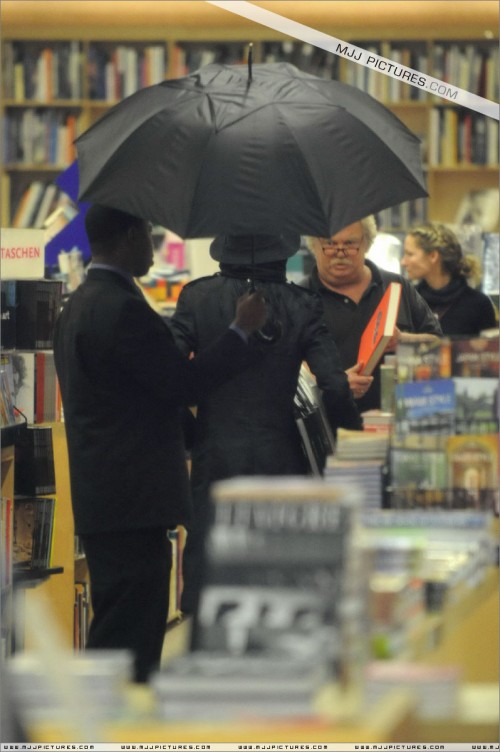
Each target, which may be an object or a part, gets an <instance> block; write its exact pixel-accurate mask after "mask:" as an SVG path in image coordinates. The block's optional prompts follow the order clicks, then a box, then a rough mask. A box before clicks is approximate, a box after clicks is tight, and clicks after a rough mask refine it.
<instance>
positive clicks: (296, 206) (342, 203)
mask: <svg viewBox="0 0 500 752" xmlns="http://www.w3.org/2000/svg"><path fill="white" fill-rule="evenodd" d="M76 147H77V153H78V163H79V173H80V194H79V198H80V199H81V200H85V201H91V202H94V203H101V204H104V205H106V206H111V207H114V208H117V209H122V210H123V211H127V212H129V213H131V214H134V215H136V216H140V217H144V218H147V219H150V220H151V221H153V222H156V223H158V224H160V225H162V226H164V227H166V228H168V229H169V230H172V231H173V232H175V233H177V234H178V235H180V236H181V237H183V238H195V237H213V236H214V235H219V234H231V235H248V234H281V233H284V232H285V233H286V232H296V233H300V234H302V235H318V236H322V237H325V236H326V237H328V236H330V235H331V234H334V233H335V232H337V231H338V230H340V229H342V228H343V227H345V226H347V225H349V224H351V223H353V222H355V221H357V220H359V219H360V218H362V217H364V216H366V215H368V214H372V213H375V212H378V211H381V210H382V209H385V208H388V207H390V206H394V205H396V204H400V203H402V202H403V201H407V200H409V199H414V198H418V197H422V196H426V195H427V192H426V190H425V184H424V177H423V172H422V165H421V154H420V141H419V140H418V138H417V137H416V136H415V135H414V134H413V133H412V132H411V131H410V130H408V128H407V127H406V126H405V125H404V124H403V123H402V122H401V121H400V120H399V119H398V118H397V117H396V116H395V115H393V114H392V113H391V112H390V110H388V109H387V108H386V107H384V106H383V105H381V104H380V103H379V102H377V101H376V100H375V99H373V98H372V97H370V96H369V95H368V94H365V93H364V92H362V91H360V90H359V89H356V88H354V87H352V86H348V85H346V84H342V83H340V82H338V81H331V80H325V79H321V78H318V77H316V76H312V75H310V74H307V73H304V72H303V71H300V70H298V69H297V68H296V67H295V66H293V65H290V64H288V63H272V64H262V65H254V66H253V68H250V67H248V68H247V66H245V65H218V64H212V65H207V66H205V67H204V68H201V69H199V70H198V71H196V72H194V73H192V74H190V75H188V76H185V77H183V78H179V79H174V80H167V81H163V82H162V83H160V84H157V85H155V86H151V87H148V88H146V89H142V90H140V91H138V92H137V93H135V94H133V95H132V96H130V97H127V98H126V99H124V100H123V101H122V102H120V103H119V104H117V105H116V106H115V107H113V108H112V109H111V110H110V111H109V112H108V113H107V114H106V115H105V116H104V117H103V118H102V119H101V120H99V121H98V122H96V123H95V124H94V125H93V126H92V127H91V128H89V129H88V130H87V131H86V132H85V133H84V134H83V135H82V136H80V137H79V138H78V139H77V141H76Z"/></svg>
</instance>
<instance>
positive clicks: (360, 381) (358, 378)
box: [346, 363, 373, 399]
mask: <svg viewBox="0 0 500 752" xmlns="http://www.w3.org/2000/svg"><path fill="white" fill-rule="evenodd" d="M363 365H364V364H363V363H356V365H355V366H352V367H351V368H348V369H347V370H346V375H347V380H348V382H349V386H350V387H351V392H352V394H353V396H354V399H359V398H360V397H363V396H364V395H365V394H366V393H367V391H368V389H369V388H370V387H371V385H372V382H373V376H362V375H361V373H360V371H361V370H362V368H363Z"/></svg>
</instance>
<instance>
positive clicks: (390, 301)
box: [358, 282, 402, 376]
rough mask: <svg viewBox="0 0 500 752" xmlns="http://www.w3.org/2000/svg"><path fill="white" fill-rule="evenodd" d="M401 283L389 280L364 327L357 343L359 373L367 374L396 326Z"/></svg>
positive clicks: (375, 363) (381, 353)
mask: <svg viewBox="0 0 500 752" xmlns="http://www.w3.org/2000/svg"><path fill="white" fill-rule="evenodd" d="M401 289H402V287H401V283H400V282H391V283H390V285H389V287H388V288H387V290H386V291H385V293H384V296H383V298H382V300H381V301H380V303H379V304H378V306H377V308H376V309H375V311H374V312H373V316H372V317H371V319H370V321H369V322H368V324H367V326H366V327H365V331H364V332H363V336H362V337H361V341H360V343H359V350H358V363H363V368H362V370H361V373H362V374H363V375H364V376H369V375H370V374H371V373H372V371H373V369H374V368H375V366H376V365H377V363H378V362H379V360H380V358H381V357H382V355H383V352H384V350H385V347H386V345H387V343H388V342H389V340H390V339H391V337H392V335H393V334H394V329H395V327H396V320H397V317H398V311H399V302H400V300H401Z"/></svg>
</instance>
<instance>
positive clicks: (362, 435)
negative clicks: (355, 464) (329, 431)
mask: <svg viewBox="0 0 500 752" xmlns="http://www.w3.org/2000/svg"><path fill="white" fill-rule="evenodd" d="M388 450H389V433H388V432H385V431H351V430H349V429H347V428H339V430H338V432H337V446H336V450H335V457H336V458H337V459H338V460H355V461H361V460H385V459H386V457H387V453H388Z"/></svg>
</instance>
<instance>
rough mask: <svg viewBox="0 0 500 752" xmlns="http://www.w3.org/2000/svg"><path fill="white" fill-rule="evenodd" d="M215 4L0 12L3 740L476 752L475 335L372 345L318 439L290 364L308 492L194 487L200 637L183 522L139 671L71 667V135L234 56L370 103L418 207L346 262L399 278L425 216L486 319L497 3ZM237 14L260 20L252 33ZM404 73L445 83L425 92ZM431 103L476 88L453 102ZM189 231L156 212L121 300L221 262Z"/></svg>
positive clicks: (493, 566) (77, 631)
mask: <svg viewBox="0 0 500 752" xmlns="http://www.w3.org/2000/svg"><path fill="white" fill-rule="evenodd" d="M230 5H231V3H227V4H217V3H215V4H212V3H210V2H203V1H202V0H200V1H197V2H167V0H157V1H156V2H147V1H144V0H143V2H137V3H134V2H122V1H121V0H103V1H101V2H99V3H95V2H87V1H86V0H84V1H81V0H76V1H75V2H71V3H63V2H59V1H58V0H52V1H49V0H37V1H36V2H35V1H33V2H31V1H29V2H17V1H15V0H3V2H2V5H1V47H2V50H1V54H2V84H1V85H2V99H1V109H2V121H3V140H2V149H3V153H2V159H1V186H2V191H1V217H2V281H1V319H2V321H1V324H2V329H1V356H0V357H1V360H0V386H1V389H0V418H1V439H2V442H1V465H2V477H1V482H2V493H1V515H0V588H1V590H0V597H1V617H0V626H1V662H2V684H3V685H4V686H3V687H2V692H1V700H0V703H1V710H2V741H3V742H35V743H49V744H50V743H52V744H55V743H58V742H93V743H95V742H110V743H118V742H120V743H131V742H137V743H143V742H152V743H153V742H193V743H194V742H200V743H216V742H228V743H229V742H230V743H233V742H235V741H237V742H240V743H241V742H247V743H263V742H265V743H269V744H270V743H284V742H290V743H292V742H294V743H295V742H301V743H303V742H307V743H313V742H314V743H316V742H325V743H345V744H354V743H365V744H373V745H374V744H396V743H422V744H425V743H428V742H429V743H436V742H439V743H446V744H448V745H450V746H449V749H452V746H451V745H452V744H453V743H462V744H464V745H466V744H484V745H488V744H489V745H490V748H494V747H493V744H496V743H497V742H498V736H499V576H498V565H499V538H498V533H499V525H498V519H499V509H500V498H499V494H500V490H499V486H500V480H499V479H500V472H499V433H498V426H499V418H500V413H499V401H498V382H499V338H498V328H491V327H490V328H488V329H486V330H484V331H482V332H478V333H477V335H475V336H474V337H466V336H452V337H446V336H443V337H442V338H440V339H439V340H434V341H432V342H430V341H429V342H418V343H404V344H399V345H398V346H397V347H396V349H395V351H394V352H392V353H391V354H387V355H385V356H384V355H383V354H382V351H383V349H384V348H383V347H382V348H381V350H380V352H379V351H377V353H376V356H375V360H376V361H377V362H379V363H380V375H381V405H380V409H374V410H370V411H367V412H365V413H364V414H363V419H364V423H363V425H364V427H363V430H362V431H351V430H347V429H342V428H341V429H338V432H337V434H336V436H334V435H333V434H332V431H331V430H330V427H329V425H328V421H327V419H326V418H325V412H324V410H323V405H322V400H321V393H320V391H319V389H318V388H317V386H316V383H315V381H314V378H313V377H312V376H311V374H310V373H309V371H308V370H307V369H306V368H305V367H303V368H302V369H301V372H300V377H299V383H298V385H297V394H296V398H295V410H296V423H297V427H298V430H299V432H300V435H301V439H302V442H303V449H304V452H305V454H306V457H307V459H308V461H309V464H310V468H311V470H310V475H309V476H307V477H299V476H297V477H286V476H285V477H280V476H277V477H273V478H272V479H271V478H264V477H261V476H255V477H236V478H228V479H226V480H223V481H220V482H218V483H217V484H214V485H213V486H212V489H211V497H212V503H213V508H214V516H213V520H214V521H213V523H212V525H211V528H210V530H209V545H208V557H207V564H206V572H204V585H203V589H202V593H201V604H200V609H199V612H198V613H197V615H196V618H195V623H193V619H190V618H185V617H183V615H182V612H181V610H180V595H181V592H182V582H183V580H182V555H183V548H184V545H185V541H186V530H185V529H184V528H183V527H178V528H177V529H176V530H173V531H171V532H170V534H169V535H170V540H171V545H172V549H173V564H172V570H171V589H170V603H169V619H168V623H167V624H166V625H165V643H164V650H163V656H162V664H161V669H160V670H159V671H157V672H156V673H155V674H154V675H153V676H152V678H151V679H150V680H149V682H148V683H147V685H141V686H139V685H135V684H134V683H133V682H132V681H131V665H132V664H131V660H132V659H131V655H130V654H129V653H128V652H127V651H118V650H116V651H90V650H85V648H86V638H87V632H88V627H89V623H90V620H91V617H92V614H91V605H90V604H91V596H90V585H89V575H88V569H87V565H86V559H85V554H84V552H83V549H82V547H81V544H80V541H79V539H78V537H77V536H75V535H74V526H73V516H72V507H71V493H70V480H69V468H68V459H67V450H66V438H65V423H64V411H63V408H62V402H61V396H60V390H59V384H58V379H57V375H56V370H55V364H54V356H53V350H52V348H53V327H54V322H55V318H56V317H57V315H58V313H59V311H60V310H61V307H62V306H64V303H65V301H66V300H67V299H68V298H69V297H70V296H71V294H72V293H73V291H74V290H75V289H77V287H78V286H79V285H80V283H81V282H82V280H83V279H84V275H85V270H86V266H87V264H88V262H89V259H90V249H89V244H88V240H87V237H86V234H85V229H84V216H85V212H86V208H87V207H88V204H87V203H85V202H84V201H81V200H80V196H79V172H78V166H79V161H78V158H79V155H78V152H77V146H75V144H74V141H75V139H77V138H78V137H79V136H81V135H82V134H84V133H85V132H86V131H87V130H88V129H89V128H90V127H91V126H93V125H94V124H95V123H97V122H99V121H100V120H101V119H102V118H105V116H106V114H107V113H108V112H110V111H114V107H115V106H117V105H118V103H119V102H120V101H121V100H125V99H127V98H129V97H133V95H134V93H135V92H137V91H138V90H141V89H145V88H146V87H158V85H159V84H160V82H162V81H163V80H165V79H180V78H186V77H188V76H189V74H191V73H193V72H194V71H197V70H198V69H201V68H203V67H204V66H207V65H212V64H222V65H235V66H236V65H238V66H242V65H243V66H244V67H245V70H248V71H249V75H250V80H251V63H250V62H249V54H250V52H249V50H251V56H252V57H251V58H250V60H251V61H252V63H253V64H254V71H255V74H256V78H257V81H258V70H259V65H260V64H268V63H269V64H275V63H281V62H285V63H290V64H291V65H293V66H295V67H296V68H298V69H299V70H301V71H304V72H305V73H306V74H311V75H313V76H314V77H317V78H319V79H322V80H323V81H324V80H325V79H326V80H330V81H331V80H332V79H334V80H338V81H341V82H343V83H344V84H346V85H347V86H348V87H352V88H355V89H357V90H360V91H361V93H360V96H361V95H362V96H363V97H364V96H365V93H366V94H367V95H369V96H370V97H371V98H373V99H374V100H377V104H378V103H380V104H381V105H382V106H383V108H384V109H386V110H388V111H389V112H391V113H393V114H394V115H395V116H396V117H397V119H398V120H399V121H401V122H402V123H403V124H404V126H405V131H406V132H407V129H409V130H410V131H411V132H412V134H414V135H415V136H416V137H417V138H418V140H419V142H420V143H419V152H420V157H421V161H422V165H423V175H424V178H425V189H426V193H427V195H424V194H422V193H420V195H417V197H415V198H411V199H410V200H407V201H404V202H403V203H396V201H397V199H394V198H393V200H392V203H387V204H385V205H384V206H382V207H380V206H379V205H377V206H372V207H371V208H369V212H370V213H373V214H374V215H375V216H376V221H377V229H378V234H377V237H376V239H375V242H374V244H373V245H372V247H371V249H370V251H369V253H368V258H370V259H371V260H372V261H373V262H375V263H376V264H377V265H378V266H379V267H381V268H382V269H386V270H388V271H392V272H396V273H398V274H402V275H403V276H406V275H405V270H404V268H403V266H401V260H402V256H403V245H404V241H405V237H406V235H407V233H408V232H409V231H410V229H411V228H412V227H413V226H415V225H417V224H421V223H423V222H425V221H432V222H439V223H443V224H445V225H446V226H448V227H449V228H450V229H452V230H453V232H454V233H455V234H456V236H457V237H458V239H459V241H460V244H461V246H462V249H463V251H464V253H466V254H468V255H472V256H474V257H475V258H476V260H477V261H478V262H479V265H480V268H481V271H482V274H481V278H480V280H476V286H477V287H478V289H480V290H481V291H482V292H483V293H485V294H486V295H487V296H489V298H490V299H491V301H492V302H493V305H494V307H495V311H496V314H497V324H498V310H499V266H500V264H499V256H500V250H499V190H498V171H499V164H498V163H499V137H498V106H497V110H496V115H494V114H493V115H492V114H485V111H484V110H483V111H481V108H480V106H479V105H478V104H476V100H477V102H483V103H485V102H486V103H489V105H490V106H491V105H493V103H496V102H498V101H499V45H498V27H499V6H498V3H497V2H496V0H494V1H491V0H480V1H478V2H465V1H464V0H456V2H453V3H449V2H441V1H440V0H430V1H429V0H416V1H410V0H401V1H400V0H391V1H390V2H389V1H385V0H382V1H378V0H356V1H355V0H325V1H323V2H311V1H310V2H299V1H298V0H296V1H292V2H277V1H275V2H256V3H235V4H234V5H235V6H238V7H239V10H238V11H237V10H233V9H231V8H228V7H225V6H230ZM249 7H250V10H249ZM255 8H258V9H259V10H262V11H263V12H264V13H268V14H269V12H271V13H270V14H269V15H268V16H265V15H264V16H263V17H262V18H260V17H259V20H254V17H253V16H252V13H251V9H255ZM245 14H246V15H245ZM276 19H279V20H280V23H281V22H283V23H281V25H280V23H277V22H276ZM314 31H315V32H316V35H315V33H314ZM317 32H320V33H319V34H318V33H317ZM325 39H330V40H332V39H333V41H334V42H335V44H333V42H332V44H331V45H330V47H328V45H327V44H325ZM339 40H341V42H340V47H339V46H338V44H337V43H338V42H339ZM362 54H366V55H367V56H371V57H370V58H369V59H370V60H371V61H372V64H371V65H370V64H363V61H362V59H361V55H362ZM364 59H365V60H367V59H368V57H365V58H364ZM376 61H378V62H377V64H375V63H376ZM383 61H385V64H384V65H383V64H382V62H383ZM387 61H391V67H390V69H389V73H388V72H386V69H387V68H388V62H387ZM405 70H407V71H417V72H418V74H419V76H421V77H422V78H421V79H419V78H418V76H417V77H416V78H413V79H411V77H410V76H408V77H407V76H403V75H402V72H403V71H405ZM417 80H421V83H420V84H417V85H415V81H417ZM426 80H429V81H433V80H437V81H438V82H441V87H442V88H441V89H439V88H434V89H431V91H436V92H437V93H436V94H432V93H431V91H429V87H428V86H424V85H422V81H424V82H425V81H426ZM443 82H444V83H443ZM452 87H455V88H454V89H453V88H452ZM445 90H446V91H447V93H448V94H447V95H443V94H442V92H444V91H445ZM453 91H455V93H456V91H465V92H469V93H470V94H473V95H476V99H475V100H471V102H472V103H471V104H470V105H468V104H457V103H456V102H455V101H454V98H453V96H451V97H450V92H453ZM264 109H265V108H264ZM316 112H319V110H318V111H316ZM489 112H490V113H491V110H490V111H489ZM309 117H311V118H313V117H314V116H313V115H312V114H310V115H309ZM318 117H319V115H318ZM391 117H392V116H391ZM234 119H235V116H234V115H230V117H229V120H234ZM236 119H237V118H236ZM226 125H227V123H225V124H223V126H221V128H224V127H226ZM95 133H96V134H98V133H99V130H98V128H96V131H95ZM153 159H154V156H153ZM219 159H220V160H222V161H223V156H220V155H219ZM324 161H325V162H326V161H327V156H326V154H325V155H324ZM156 167H157V165H156V162H154V163H152V164H150V165H146V168H147V169H148V170H149V171H154V170H155V169H156ZM266 168H267V166H266V165H262V171H263V173H264V174H265V172H266ZM358 169H359V168H358ZM351 177H352V180H354V182H356V181H357V180H360V181H361V180H362V178H361V176H360V175H357V176H354V175H352V176H351ZM120 180H121V178H120V176H119V178H118V181H120ZM172 183H173V184H174V187H175V189H176V190H180V188H179V185H181V183H180V182H179V183H177V181H172ZM284 188H285V187H284ZM286 188H287V190H288V188H289V186H286ZM135 189H136V190H139V189H138V188H137V186H136V188H135ZM129 190H130V192H133V190H134V185H133V184H132V183H130V184H129ZM325 190H326V189H325ZM354 195H356V193H355V192H354ZM399 196H401V194H399ZM103 203H105V202H104V201H103ZM125 208H126V207H125ZM369 212H367V213H369ZM144 218H145V219H152V218H151V217H144ZM318 227H319V225H318ZM323 227H324V225H323V224H322V225H321V228H323ZM340 229H342V228H341V227H337V228H336V231H338V230H340ZM311 233H312V230H311V229H310V228H308V229H305V230H304V231H303V234H302V233H301V244H300V248H299V250H298V252H297V253H295V254H294V255H293V256H291V257H290V258H289V259H288V261H287V278H288V279H289V280H291V281H292V282H295V283H297V284H300V282H301V280H302V279H303V278H304V277H305V275H306V274H308V273H309V271H310V269H311V267H312V265H313V261H314V259H313V255H312V252H311V251H310V250H309V244H308V242H307V235H310V234H311ZM324 234H325V233H324V232H322V231H321V229H318V231H317V235H318V236H319V235H324ZM188 235H192V237H186V236H183V235H182V233H181V232H180V231H179V229H178V227H175V226H170V227H168V226H164V225H162V224H161V223H156V222H155V221H154V220H153V239H154V263H153V266H152V267H151V269H150V271H149V272H148V274H147V275H146V276H144V277H143V278H141V279H140V280H138V284H139V285H140V287H141V288H142V292H143V294H144V296H145V297H146V298H147V300H148V301H149V303H150V304H151V306H152V307H153V308H154V309H155V310H156V311H157V312H158V313H159V315H161V316H162V317H163V318H165V320H168V318H169V317H170V316H171V315H172V313H173V311H175V307H176V301H177V299H178V296H179V293H180V291H181V290H182V288H183V286H184V285H185V284H186V283H187V282H189V281H191V280H193V279H197V278H199V277H201V276H204V275H209V274H212V273H214V272H216V271H218V269H219V267H218V264H217V262H215V261H214V260H213V259H212V258H211V256H210V252H209V246H210V242H211V238H210V237H205V236H202V235H200V233H196V232H193V233H188ZM344 254H346V251H345V249H344ZM400 287H401V286H400V285H397V284H395V285H394V286H393V289H392V290H391V292H392V294H393V298H394V300H393V303H392V304H391V305H392V306H393V307H395V315H397V310H398V303H399V296H400V293H401V290H400ZM390 311H392V308H391V309H390V310H389V311H388V313H390ZM393 318H394V317H393ZM394 320H395V319H394ZM379 325H380V321H379V320H378V324H377V333H376V336H378V335H379V334H380V335H382V334H383V332H378V329H380V326H379ZM392 327H394V321H393V322H392ZM388 331H389V335H388V336H387V338H386V339H389V338H390V333H391V331H393V329H392V330H390V328H388ZM385 341H386V340H384V342H385ZM137 451H138V452H140V451H141V448H140V446H138V447H137ZM276 451H277V452H279V447H277V448H276ZM186 456H187V460H186V461H188V455H186ZM320 553H321V556H319V554H320ZM4 689H5V690H6V691H4ZM235 748H236V747H235ZM367 748H368V747H367ZM464 748H465V747H464ZM482 748H486V746H484V747H482ZM497 748H498V747H497Z"/></svg>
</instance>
